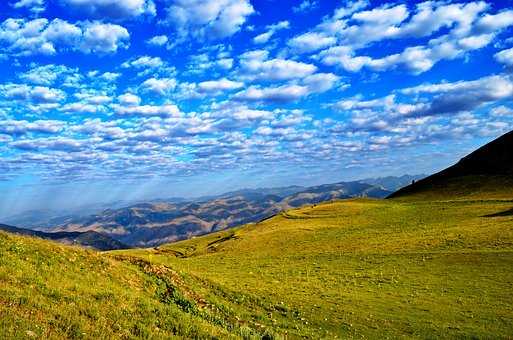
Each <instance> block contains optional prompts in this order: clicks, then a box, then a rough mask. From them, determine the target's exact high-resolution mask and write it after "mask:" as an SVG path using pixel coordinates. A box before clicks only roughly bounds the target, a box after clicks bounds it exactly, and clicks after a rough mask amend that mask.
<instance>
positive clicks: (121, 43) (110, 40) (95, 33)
mask: <svg viewBox="0 0 513 340" xmlns="http://www.w3.org/2000/svg"><path fill="white" fill-rule="evenodd" d="M84 28H85V30H84V40H83V43H82V46H81V48H80V49H81V51H83V52H85V53H112V52H116V51H117V50H118V48H127V47H128V43H127V41H128V39H129V38H130V34H129V33H128V31H127V30H126V28H124V27H121V26H119V25H112V24H100V23H88V24H86V25H85V27H84Z"/></svg>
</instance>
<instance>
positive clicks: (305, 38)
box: [288, 32, 337, 53]
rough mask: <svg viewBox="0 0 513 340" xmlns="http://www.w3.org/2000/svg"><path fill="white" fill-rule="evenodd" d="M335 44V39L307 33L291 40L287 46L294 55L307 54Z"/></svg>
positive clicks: (320, 34) (317, 33)
mask: <svg viewBox="0 0 513 340" xmlns="http://www.w3.org/2000/svg"><path fill="white" fill-rule="evenodd" d="M336 42H337V39H336V38H335V37H329V36H326V35H324V34H323V33H319V32H308V33H305V34H301V35H298V36H296V37H294V38H292V39H291V40H289V42H288V45H289V47H291V48H292V50H293V51H294V52H296V53H308V52H314V51H317V50H320V49H321V48H325V47H328V46H332V45H334V44H335V43H336Z"/></svg>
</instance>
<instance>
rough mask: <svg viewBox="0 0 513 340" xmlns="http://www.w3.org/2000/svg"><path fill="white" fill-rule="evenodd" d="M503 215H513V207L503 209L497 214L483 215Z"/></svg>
mask: <svg viewBox="0 0 513 340" xmlns="http://www.w3.org/2000/svg"><path fill="white" fill-rule="evenodd" d="M501 216H513V208H511V209H509V210H506V211H501V212H498V213H495V214H490V215H484V216H482V217H501Z"/></svg>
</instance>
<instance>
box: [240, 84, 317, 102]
mask: <svg viewBox="0 0 513 340" xmlns="http://www.w3.org/2000/svg"><path fill="white" fill-rule="evenodd" d="M308 94H309V91H308V87H306V86H299V85H283V86H279V87H267V88H260V87H256V86H251V87H250V88H248V89H246V90H244V91H241V92H239V93H237V94H236V95H235V96H234V99H237V100H243V101H263V102H279V103H286V102H293V101H296V100H298V99H300V98H302V97H305V96H307V95H308Z"/></svg>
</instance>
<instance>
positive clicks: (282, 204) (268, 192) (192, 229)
mask: <svg viewBox="0 0 513 340" xmlns="http://www.w3.org/2000/svg"><path fill="white" fill-rule="evenodd" d="M421 177H422V175H420V176H419V175H417V176H410V175H405V176H401V177H392V176H391V177H383V178H369V179H365V180H361V181H355V182H341V183H335V184H324V185H319V186H313V187H302V186H287V187H279V188H256V189H242V190H237V191H232V192H227V193H224V194H221V195H213V196H203V197H198V198H196V199H193V200H187V199H184V198H177V197H173V198H169V199H155V200H151V201H147V202H144V203H132V204H126V205H125V206H122V205H123V203H126V202H114V203H112V204H109V205H107V206H106V207H107V208H104V209H100V206H99V205H94V206H93V205H91V206H86V207H84V209H83V210H82V211H77V210H73V211H70V212H68V213H67V214H62V213H61V214H59V213H58V212H55V211H37V210H35V211H31V212H27V213H24V214H18V215H16V216H11V217H10V218H8V219H6V220H5V222H6V223H7V224H9V225H17V226H23V227H25V228H30V229H35V230H40V231H38V232H35V231H32V230H29V229H21V228H14V227H9V228H11V230H14V229H16V230H17V232H18V233H25V234H30V233H33V234H32V235H34V236H39V237H43V238H49V239H53V240H57V241H61V242H64V243H72V244H82V245H85V246H92V247H95V248H97V249H104V248H105V249H118V248H123V247H126V246H125V245H128V246H133V247H147V246H157V245H160V244H163V243H167V242H173V241H177V240H182V239H187V238H191V237H193V236H197V235H202V234H206V233H210V232H213V231H217V230H222V229H226V228H230V227H234V226H238V225H242V224H246V223H251V222H258V221H260V220H262V219H265V218H267V217H270V216H273V215H275V214H277V213H279V212H281V211H283V210H287V209H291V208H296V207H300V206H302V205H308V204H316V203H320V202H324V201H329V200H334V199H343V198H350V197H374V198H383V197H386V196H388V195H389V194H391V193H392V192H393V191H394V190H396V189H397V188H398V187H401V186H404V185H407V184H409V183H411V181H412V180H417V179H419V178H421ZM367 182H369V183H367ZM4 230H7V229H4ZM8 231H9V230H8ZM55 232H57V233H56V234H55ZM84 233H85V234H84ZM93 233H94V234H93ZM99 235H101V236H105V239H101V238H100V237H99ZM84 239H86V240H94V242H93V241H91V242H92V243H94V245H89V244H86V243H87V242H89V241H87V242H84ZM111 241H115V242H114V243H110V242H111ZM116 242H117V243H116Z"/></svg>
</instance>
